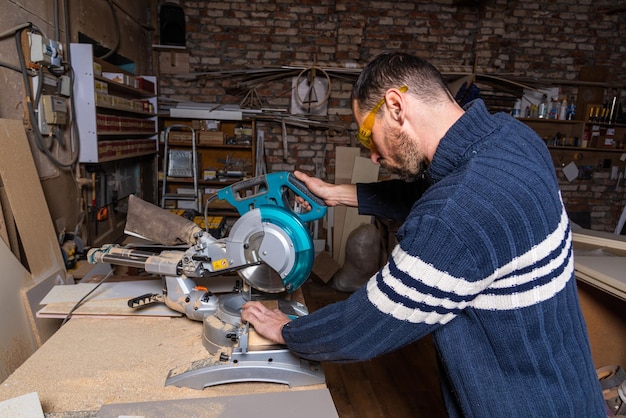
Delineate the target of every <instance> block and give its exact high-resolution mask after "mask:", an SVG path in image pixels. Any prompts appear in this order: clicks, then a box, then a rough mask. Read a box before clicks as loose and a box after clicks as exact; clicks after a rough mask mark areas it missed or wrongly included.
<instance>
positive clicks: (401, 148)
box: [378, 126, 428, 181]
mask: <svg viewBox="0 0 626 418" xmlns="http://www.w3.org/2000/svg"><path fill="white" fill-rule="evenodd" d="M394 131H395V132H392V128H390V127H388V126H386V129H385V131H384V135H385V138H384V139H383V141H384V143H385V146H381V148H384V149H385V153H384V155H383V154H380V158H379V160H378V162H379V164H380V165H381V166H383V167H384V168H386V169H387V170H389V171H390V172H392V173H395V174H397V175H398V176H400V177H401V178H402V179H404V180H407V181H412V180H416V179H418V178H420V177H421V176H422V174H423V173H424V171H425V170H426V168H428V161H427V159H426V157H425V156H424V153H423V152H421V151H420V149H419V146H418V145H419V139H417V138H411V137H409V136H408V135H407V134H405V133H404V132H402V131H401V130H400V129H396V130H394Z"/></svg>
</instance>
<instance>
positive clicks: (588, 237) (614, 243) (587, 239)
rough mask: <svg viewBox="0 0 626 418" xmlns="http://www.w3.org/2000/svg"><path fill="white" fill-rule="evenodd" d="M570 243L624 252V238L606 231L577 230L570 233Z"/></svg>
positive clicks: (625, 248)
mask: <svg viewBox="0 0 626 418" xmlns="http://www.w3.org/2000/svg"><path fill="white" fill-rule="evenodd" d="M572 241H573V242H574V244H577V243H578V244H587V245H592V246H597V247H606V248H610V249H615V250H622V251H626V236H623V235H615V234H612V233H610V232H606V231H594V230H591V229H577V230H575V231H572Z"/></svg>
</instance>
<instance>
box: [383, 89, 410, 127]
mask: <svg viewBox="0 0 626 418" xmlns="http://www.w3.org/2000/svg"><path fill="white" fill-rule="evenodd" d="M406 105H407V103H406V100H405V97H404V96H403V95H402V93H401V92H400V91H399V90H398V89H389V90H387V93H385V106H387V111H388V112H389V115H390V116H391V118H392V119H393V120H395V121H396V122H399V123H402V120H403V119H404V111H405V109H406Z"/></svg>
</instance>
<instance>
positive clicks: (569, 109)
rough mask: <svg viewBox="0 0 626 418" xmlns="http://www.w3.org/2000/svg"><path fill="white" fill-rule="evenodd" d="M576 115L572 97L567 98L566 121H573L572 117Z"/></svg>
mask: <svg viewBox="0 0 626 418" xmlns="http://www.w3.org/2000/svg"><path fill="white" fill-rule="evenodd" d="M575 114H576V105H575V104H574V96H572V97H570V98H569V105H568V106H567V115H566V119H567V120H574V115H575Z"/></svg>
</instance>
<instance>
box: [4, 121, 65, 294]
mask: <svg viewBox="0 0 626 418" xmlns="http://www.w3.org/2000/svg"><path fill="white" fill-rule="evenodd" d="M0 140H1V141H2V144H3V149H2V152H0V178H2V183H3V185H4V187H5V189H6V194H7V197H8V199H9V203H10V206H11V211H12V212H13V215H14V217H15V223H16V225H17V229H18V232H19V234H20V237H21V242H22V246H23V247H24V252H25V254H26V259H27V261H28V266H29V269H30V272H31V274H32V277H33V280H34V281H35V283H38V282H40V281H42V280H45V279H47V278H48V277H50V276H51V275H52V274H54V273H56V272H57V271H62V272H63V273H62V274H63V279H65V264H64V262H63V257H62V255H61V250H60V248H59V243H58V240H57V237H56V232H55V230H54V226H53V223H52V219H51V218H50V212H49V211H48V205H47V203H46V199H45V196H44V194H43V189H42V187H41V182H40V181H39V176H38V174H37V168H36V167H35V162H34V160H33V155H32V153H31V149H30V145H29V142H28V138H27V137H26V132H25V130H24V125H23V122H22V121H21V120H13V119H0Z"/></svg>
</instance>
